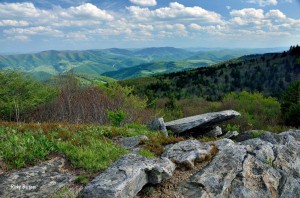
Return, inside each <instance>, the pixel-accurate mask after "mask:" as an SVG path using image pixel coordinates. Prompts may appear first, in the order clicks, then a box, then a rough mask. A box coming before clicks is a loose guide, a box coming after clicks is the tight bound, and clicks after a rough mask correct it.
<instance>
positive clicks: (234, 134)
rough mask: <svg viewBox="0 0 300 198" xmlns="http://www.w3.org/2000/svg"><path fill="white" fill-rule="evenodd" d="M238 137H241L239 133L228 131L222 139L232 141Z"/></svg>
mask: <svg viewBox="0 0 300 198" xmlns="http://www.w3.org/2000/svg"><path fill="white" fill-rule="evenodd" d="M238 135H239V132H237V131H228V132H227V133H226V134H225V135H223V136H222V138H228V139H230V138H234V137H236V136H238Z"/></svg>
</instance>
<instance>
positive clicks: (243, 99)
mask: <svg viewBox="0 0 300 198" xmlns="http://www.w3.org/2000/svg"><path fill="white" fill-rule="evenodd" d="M221 108H222V109H234V110H236V111H238V112H240V113H241V114H242V116H241V117H240V118H238V119H236V121H234V124H238V125H239V126H240V127H241V129H242V130H243V131H245V130H250V129H264V128H266V127H267V126H274V125H277V124H279V122H280V103H279V102H278V100H277V99H276V98H272V97H264V96H263V95H262V94H260V93H253V94H252V93H249V92H246V91H243V92H240V93H229V94H227V95H226V96H225V97H224V99H223V101H222V106H221Z"/></svg>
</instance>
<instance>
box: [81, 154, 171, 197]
mask: <svg viewBox="0 0 300 198" xmlns="http://www.w3.org/2000/svg"><path fill="white" fill-rule="evenodd" d="M174 170H175V164H174V163H173V162H171V161H170V160H169V159H167V158H161V159H151V160H150V159H146V158H145V157H142V156H139V155H135V154H129V155H125V156H123V157H122V158H120V159H119V160H118V161H116V162H115V163H114V164H113V165H112V166H111V167H109V168H108V169H107V170H105V171H104V172H103V173H101V174H100V175H99V176H98V177H96V178H95V179H94V180H93V181H92V182H91V183H89V184H88V185H87V186H86V187H85V188H84V190H83V193H82V197H90V198H97V197H98V198H131V197H134V196H135V195H136V194H137V193H138V192H139V191H140V190H141V189H142V188H143V186H144V185H146V184H148V183H149V184H158V183H160V182H162V181H163V180H165V179H168V178H170V177H171V176H172V173H173V171H174Z"/></svg>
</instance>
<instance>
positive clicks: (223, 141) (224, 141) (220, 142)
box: [215, 138, 234, 150]
mask: <svg viewBox="0 0 300 198" xmlns="http://www.w3.org/2000/svg"><path fill="white" fill-rule="evenodd" d="M228 144H232V145H233V144H234V141H232V140H231V139H227V138H224V139H220V140H218V141H216V142H215V145H216V146H217V148H218V150H223V149H224V148H226V147H227V146H228Z"/></svg>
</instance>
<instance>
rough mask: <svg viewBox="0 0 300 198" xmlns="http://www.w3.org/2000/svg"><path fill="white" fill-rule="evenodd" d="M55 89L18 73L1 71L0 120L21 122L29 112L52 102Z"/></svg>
mask: <svg viewBox="0 0 300 198" xmlns="http://www.w3.org/2000/svg"><path fill="white" fill-rule="evenodd" d="M55 95H56V92H55V90H54V89H53V88H51V87H49V86H46V85H44V84H41V83H40V82H38V81H35V80H33V79H31V78H30V77H29V76H28V75H25V74H22V73H19V72H17V71H0V119H3V120H15V121H19V120H20V119H24V114H25V112H27V111H32V110H33V109H34V108H36V107H37V106H38V105H40V104H43V103H45V102H48V101H50V100H51V99H53V98H54V97H55Z"/></svg>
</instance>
